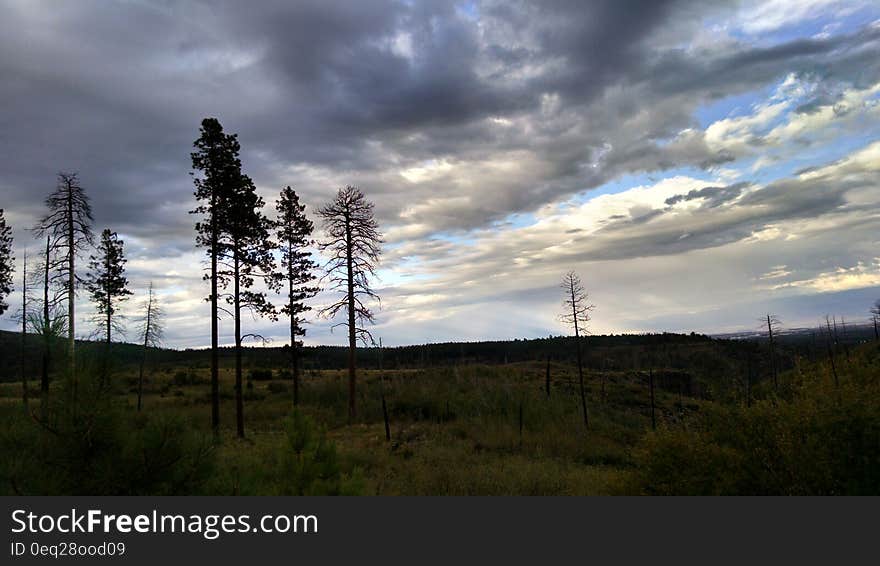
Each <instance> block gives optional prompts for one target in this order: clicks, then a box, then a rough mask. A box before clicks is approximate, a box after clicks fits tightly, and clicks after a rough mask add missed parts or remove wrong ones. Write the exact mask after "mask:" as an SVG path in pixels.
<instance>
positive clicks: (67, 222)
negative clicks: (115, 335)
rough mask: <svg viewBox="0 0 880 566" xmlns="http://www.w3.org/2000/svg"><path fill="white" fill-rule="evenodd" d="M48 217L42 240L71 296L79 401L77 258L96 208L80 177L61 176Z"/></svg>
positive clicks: (71, 347) (71, 348)
mask: <svg viewBox="0 0 880 566" xmlns="http://www.w3.org/2000/svg"><path fill="white" fill-rule="evenodd" d="M46 206H47V207H48V209H49V212H48V214H46V216H44V217H43V218H42V219H41V220H40V222H39V223H38V224H37V227H36V233H37V234H38V235H39V236H46V235H48V236H49V237H50V247H51V248H52V250H53V252H54V253H55V254H57V256H59V259H60V261H59V263H58V270H59V275H60V276H61V277H63V278H64V286H65V290H66V292H67V340H68V364H69V371H70V377H71V381H72V383H73V391H72V393H73V399H74V401H75V400H76V394H77V386H78V383H79V381H78V379H77V375H76V284H77V281H78V279H77V276H76V258H77V256H78V255H80V254H81V253H82V252H83V249H84V248H85V247H88V246H91V245H92V243H93V237H92V207H91V204H90V203H89V197H88V195H86V192H85V190H84V189H83V188H82V186H81V185H80V184H79V177H78V176H77V174H76V173H63V172H62V173H59V174H58V185H57V187H56V188H55V191H54V192H52V194H50V195H49V196H48V197H47V198H46Z"/></svg>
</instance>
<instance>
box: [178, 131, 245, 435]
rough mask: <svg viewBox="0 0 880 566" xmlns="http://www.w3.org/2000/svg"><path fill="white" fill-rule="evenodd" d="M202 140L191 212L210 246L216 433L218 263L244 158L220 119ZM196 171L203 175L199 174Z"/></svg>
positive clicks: (214, 421) (216, 421)
mask: <svg viewBox="0 0 880 566" xmlns="http://www.w3.org/2000/svg"><path fill="white" fill-rule="evenodd" d="M199 132H200V135H199V139H197V140H196V141H195V142H193V147H195V149H196V151H194V152H192V153H191V154H190V157H191V158H192V168H193V171H192V172H191V173H190V174H191V175H193V184H194V185H195V197H196V200H197V201H198V203H199V204H198V206H196V207H195V209H193V210H191V211H190V214H198V215H200V216H201V219H200V220H199V221H198V222H196V226H195V228H196V245H198V246H200V247H203V248H206V254H207V255H208V258H209V261H210V267H209V269H208V273H206V274H205V276H204V279H207V280H209V281H210V282H211V293H210V294H209V295H208V298H207V300H208V301H209V302H210V303H211V428H212V430H213V431H214V433H215V434H217V433H219V431H220V374H219V367H220V366H219V359H218V348H219V332H218V331H219V328H218V320H219V308H220V307H219V305H218V293H217V286H218V280H217V262H218V258H219V251H220V250H219V244H220V238H221V225H220V216H221V212H222V211H223V207H224V206H226V201H227V200H228V197H227V193H228V192H230V190H231V188H232V185H233V184H234V183H237V182H239V177H240V175H241V161H240V160H239V157H238V153H239V151H240V146H239V144H238V139H237V136H236V135H235V134H225V133H223V126H221V125H220V122H219V121H218V120H217V119H216V118H205V119H204V120H202V125H201V129H200V130H199ZM196 172H200V174H201V176H199V177H197V176H196V175H195V173H196Z"/></svg>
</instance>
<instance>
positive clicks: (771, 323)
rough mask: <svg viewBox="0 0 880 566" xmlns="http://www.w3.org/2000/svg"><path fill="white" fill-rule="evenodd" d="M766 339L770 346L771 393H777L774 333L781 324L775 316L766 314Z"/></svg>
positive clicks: (777, 371)
mask: <svg viewBox="0 0 880 566" xmlns="http://www.w3.org/2000/svg"><path fill="white" fill-rule="evenodd" d="M764 320H766V321H767V337H768V341H769V345H770V374H771V375H772V376H773V391H774V392H776V393H779V368H778V367H777V364H776V337H775V336H774V332H777V333H778V331H779V328H780V327H781V326H782V322H781V321H780V320H779V317H778V316H776V315H775V314H770V313H767V316H766V318H765V319H764Z"/></svg>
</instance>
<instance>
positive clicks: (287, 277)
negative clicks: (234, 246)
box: [275, 187, 319, 406]
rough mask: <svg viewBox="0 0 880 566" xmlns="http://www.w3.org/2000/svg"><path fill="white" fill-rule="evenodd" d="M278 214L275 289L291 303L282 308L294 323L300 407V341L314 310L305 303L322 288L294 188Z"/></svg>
mask: <svg viewBox="0 0 880 566" xmlns="http://www.w3.org/2000/svg"><path fill="white" fill-rule="evenodd" d="M275 209H276V210H277V211H278V219H277V221H276V236H277V237H278V245H279V247H280V249H281V266H280V268H281V269H280V270H279V271H278V273H277V274H276V278H275V288H276V291H279V292H280V291H281V289H282V288H286V291H287V303H286V304H285V305H284V306H283V307H282V308H281V312H282V314H284V315H286V316H287V317H288V319H289V321H290V372H291V375H292V376H293V404H294V406H296V405H298V404H299V377H300V368H299V345H300V343H299V340H298V338H299V337H300V336H305V333H306V330H305V327H304V326H303V325H304V324H305V322H306V320H305V317H304V314H305V313H306V312H308V311H310V310H311V309H312V308H311V307H310V306H308V305H306V304H305V302H304V301H305V300H306V299H309V298H311V297H314V296H315V295H316V294H317V293H318V290H319V288H318V287H317V286H314V285H311V283H312V282H313V281H314V280H315V275H314V274H313V271H314V270H315V269H317V267H318V265H317V263H315V262H314V261H312V253H311V252H310V251H308V249H307V248H308V247H309V246H311V245H313V244H314V242H313V241H312V239H311V235H312V230H313V229H314V224H313V223H312V221H311V220H309V219H308V218H306V215H305V210H306V207H305V205H304V204H300V202H299V196H298V195H297V194H296V191H294V190H293V189H291V188H290V187H285V188H284V189H283V190H282V191H281V196H280V198H279V199H278V200H277V201H276V203H275Z"/></svg>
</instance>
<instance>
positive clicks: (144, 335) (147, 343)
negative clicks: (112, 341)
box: [137, 281, 164, 411]
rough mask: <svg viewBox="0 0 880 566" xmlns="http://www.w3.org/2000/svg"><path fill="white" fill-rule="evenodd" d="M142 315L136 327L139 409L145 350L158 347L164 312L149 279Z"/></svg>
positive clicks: (145, 359) (138, 407)
mask: <svg viewBox="0 0 880 566" xmlns="http://www.w3.org/2000/svg"><path fill="white" fill-rule="evenodd" d="M143 313H144V314H143V317H142V318H141V320H140V326H139V328H138V338H139V340H140V343H141V344H142V345H143V351H142V352H141V363H140V369H139V371H138V388H137V396H138V400H137V410H138V411H140V410H141V405H142V398H143V391H144V367H145V366H146V365H147V352H148V351H149V349H150V348H158V347H159V346H161V345H162V334H163V332H164V325H163V320H164V313H163V311H162V307H161V305H160V304H159V300H158V299H157V298H156V293H155V291H153V282H152V281H150V287H149V289H148V290H147V298H146V300H145V301H144V304H143Z"/></svg>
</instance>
